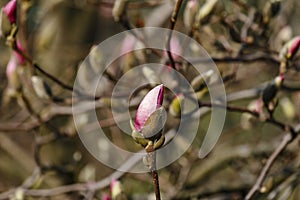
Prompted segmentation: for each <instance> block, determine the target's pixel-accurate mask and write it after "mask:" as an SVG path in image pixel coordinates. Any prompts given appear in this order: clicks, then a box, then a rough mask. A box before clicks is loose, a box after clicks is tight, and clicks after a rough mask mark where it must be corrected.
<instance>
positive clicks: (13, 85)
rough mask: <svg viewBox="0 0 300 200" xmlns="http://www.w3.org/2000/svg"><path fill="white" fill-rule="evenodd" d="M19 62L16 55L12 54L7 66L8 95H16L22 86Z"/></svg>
mask: <svg viewBox="0 0 300 200" xmlns="http://www.w3.org/2000/svg"><path fill="white" fill-rule="evenodd" d="M17 67H18V63H17V60H16V58H15V57H14V56H12V57H11V58H10V60H9V62H8V64H7V67H6V77H7V80H8V90H9V92H8V95H10V96H15V95H16V93H17V91H19V89H20V88H21V83H20V80H19V76H18V72H17Z"/></svg>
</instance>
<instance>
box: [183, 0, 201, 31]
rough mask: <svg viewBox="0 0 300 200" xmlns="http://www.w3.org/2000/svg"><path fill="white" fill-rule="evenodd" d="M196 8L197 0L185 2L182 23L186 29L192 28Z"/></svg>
mask: <svg viewBox="0 0 300 200" xmlns="http://www.w3.org/2000/svg"><path fill="white" fill-rule="evenodd" d="M198 7H199V5H198V1H197V0H190V1H189V2H187V5H186V7H185V10H184V13H183V23H184V25H185V26H186V27H187V28H191V27H192V25H193V23H194V19H195V15H196V13H197V10H198Z"/></svg>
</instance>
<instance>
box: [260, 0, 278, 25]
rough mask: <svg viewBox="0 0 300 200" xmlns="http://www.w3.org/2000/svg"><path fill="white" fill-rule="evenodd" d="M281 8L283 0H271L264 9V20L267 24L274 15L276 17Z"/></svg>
mask: <svg viewBox="0 0 300 200" xmlns="http://www.w3.org/2000/svg"><path fill="white" fill-rule="evenodd" d="M280 8H281V0H269V1H268V2H267V3H266V5H265V7H264V10H263V15H264V19H263V22H264V23H265V24H267V23H268V22H269V21H270V19H271V18H272V17H275V16H276V15H277V14H278V13H279V11H280Z"/></svg>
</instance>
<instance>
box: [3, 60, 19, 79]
mask: <svg viewBox="0 0 300 200" xmlns="http://www.w3.org/2000/svg"><path fill="white" fill-rule="evenodd" d="M17 66H18V63H17V60H16V58H15V57H14V56H12V57H11V58H10V60H9V62H8V64H7V67H6V77H7V79H9V78H10V77H11V75H12V74H13V73H14V72H15V71H16V69H17Z"/></svg>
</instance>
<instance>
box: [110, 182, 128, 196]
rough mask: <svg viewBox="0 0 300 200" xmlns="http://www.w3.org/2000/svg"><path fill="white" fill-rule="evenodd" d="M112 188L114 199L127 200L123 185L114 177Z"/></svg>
mask: <svg viewBox="0 0 300 200" xmlns="http://www.w3.org/2000/svg"><path fill="white" fill-rule="evenodd" d="M110 190H111V198H112V200H117V199H120V200H125V199H127V198H126V196H125V194H124V191H123V185H122V183H121V182H120V181H118V180H115V179H113V180H112V181H111V184H110Z"/></svg>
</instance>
